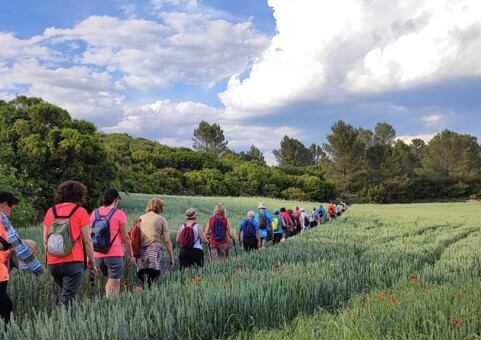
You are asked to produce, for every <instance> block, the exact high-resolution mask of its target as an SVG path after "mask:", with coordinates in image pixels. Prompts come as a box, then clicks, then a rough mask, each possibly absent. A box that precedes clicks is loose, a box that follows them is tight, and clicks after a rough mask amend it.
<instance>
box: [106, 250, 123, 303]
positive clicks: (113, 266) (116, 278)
mask: <svg viewBox="0 0 481 340" xmlns="http://www.w3.org/2000/svg"><path fill="white" fill-rule="evenodd" d="M103 262H104V264H105V267H106V268H107V277H108V279H107V284H106V285H105V296H106V297H107V298H112V297H114V298H116V297H119V295H120V280H121V279H122V273H123V271H124V258H123V257H121V256H112V257H105V258H104V261H103Z"/></svg>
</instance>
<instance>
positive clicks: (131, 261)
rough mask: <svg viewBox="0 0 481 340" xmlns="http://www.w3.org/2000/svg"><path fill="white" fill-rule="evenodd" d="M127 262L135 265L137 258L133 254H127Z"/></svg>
mask: <svg viewBox="0 0 481 340" xmlns="http://www.w3.org/2000/svg"><path fill="white" fill-rule="evenodd" d="M129 264H130V265H131V266H137V259H136V258H135V257H133V256H129Z"/></svg>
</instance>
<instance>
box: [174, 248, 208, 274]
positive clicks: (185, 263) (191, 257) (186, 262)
mask: <svg viewBox="0 0 481 340" xmlns="http://www.w3.org/2000/svg"><path fill="white" fill-rule="evenodd" d="M179 265H180V269H183V268H188V267H192V266H194V265H196V266H198V267H203V266H204V251H203V250H201V249H197V248H190V249H185V248H181V249H180V252H179Z"/></svg>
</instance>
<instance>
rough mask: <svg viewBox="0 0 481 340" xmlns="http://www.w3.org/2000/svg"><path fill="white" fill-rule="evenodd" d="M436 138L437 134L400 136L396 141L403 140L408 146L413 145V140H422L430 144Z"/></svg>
mask: <svg viewBox="0 0 481 340" xmlns="http://www.w3.org/2000/svg"><path fill="white" fill-rule="evenodd" d="M434 136H436V134H435V133H433V134H420V135H414V136H399V137H397V138H396V139H397V140H402V141H403V142H404V143H406V144H411V142H412V140H413V139H421V140H423V141H424V142H425V143H429V142H430V141H431V139H433V138H434Z"/></svg>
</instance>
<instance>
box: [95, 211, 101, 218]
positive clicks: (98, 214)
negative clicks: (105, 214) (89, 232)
mask: <svg viewBox="0 0 481 340" xmlns="http://www.w3.org/2000/svg"><path fill="white" fill-rule="evenodd" d="M100 217H101V216H100V209H95V220H96V221H100Z"/></svg>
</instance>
